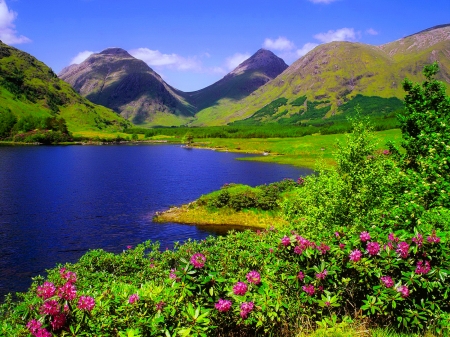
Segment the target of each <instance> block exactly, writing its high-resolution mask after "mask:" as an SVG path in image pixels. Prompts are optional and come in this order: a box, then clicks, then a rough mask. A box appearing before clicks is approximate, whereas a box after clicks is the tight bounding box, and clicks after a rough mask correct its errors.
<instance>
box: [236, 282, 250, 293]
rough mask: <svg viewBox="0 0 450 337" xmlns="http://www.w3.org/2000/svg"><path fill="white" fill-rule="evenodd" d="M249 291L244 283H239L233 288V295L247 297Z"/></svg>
mask: <svg viewBox="0 0 450 337" xmlns="http://www.w3.org/2000/svg"><path fill="white" fill-rule="evenodd" d="M247 289H248V287H247V285H246V284H245V283H244V282H238V283H236V284H235V285H234V286H233V293H234V294H235V295H245V293H246V292H247Z"/></svg>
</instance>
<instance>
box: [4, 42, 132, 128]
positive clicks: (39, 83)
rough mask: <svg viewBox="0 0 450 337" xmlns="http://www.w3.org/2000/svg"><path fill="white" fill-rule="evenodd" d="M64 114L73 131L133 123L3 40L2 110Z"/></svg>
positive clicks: (57, 115) (26, 113) (23, 114)
mask: <svg viewBox="0 0 450 337" xmlns="http://www.w3.org/2000/svg"><path fill="white" fill-rule="evenodd" d="M7 111H10V112H12V113H13V114H14V115H16V117H18V118H21V117H23V116H29V115H33V116H35V117H45V118H46V117H58V118H61V117H62V118H63V119H64V120H65V122H66V124H67V127H68V129H69V131H72V132H74V131H81V130H85V131H86V130H94V131H98V130H105V131H106V130H108V131H117V130H122V129H123V128H124V127H126V126H129V125H130V123H129V122H128V121H126V120H125V119H123V118H122V117H120V116H119V115H117V114H116V113H115V112H114V111H112V110H110V109H107V108H105V107H103V106H99V105H96V104H93V103H91V102H90V101H88V100H87V99H86V98H83V97H81V96H80V95H79V94H78V93H76V92H75V91H74V90H73V88H72V87H71V86H70V85H69V84H67V83H66V82H64V81H62V80H60V79H59V78H58V77H57V76H56V74H55V73H54V72H53V71H52V70H51V69H50V68H49V67H47V66H46V65H45V64H44V63H42V62H40V61H38V60H37V59H36V58H34V57H33V56H31V55H29V54H27V53H25V52H23V51H20V50H18V49H16V48H13V47H10V46H8V45H6V44H4V43H2V42H1V41H0V113H2V112H7Z"/></svg>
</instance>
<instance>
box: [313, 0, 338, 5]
mask: <svg viewBox="0 0 450 337" xmlns="http://www.w3.org/2000/svg"><path fill="white" fill-rule="evenodd" d="M309 1H311V2H312V3H315V4H330V3H332V2H335V1H337V0H309Z"/></svg>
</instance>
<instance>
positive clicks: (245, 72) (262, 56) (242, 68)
mask: <svg viewBox="0 0 450 337" xmlns="http://www.w3.org/2000/svg"><path fill="white" fill-rule="evenodd" d="M287 67H288V65H287V64H286V63H285V62H284V61H283V60H282V59H281V58H279V57H278V56H276V55H275V54H274V53H272V52H271V51H269V50H265V49H260V50H258V51H257V52H256V53H255V54H253V55H252V56H251V57H250V58H248V59H247V60H245V61H244V62H242V63H241V64H239V65H238V67H237V68H235V69H234V70H233V71H231V72H230V73H229V74H227V75H226V76H225V77H224V78H222V79H221V80H219V81H217V82H216V83H214V84H212V85H210V86H208V87H206V88H204V89H201V90H198V91H194V92H189V93H186V94H185V97H186V99H188V100H189V102H191V104H192V105H194V106H195V107H196V108H197V110H198V111H200V110H203V109H205V108H208V107H210V106H213V105H217V104H220V101H221V100H233V101H237V100H239V99H242V98H244V97H247V96H248V95H250V94H251V93H252V92H253V91H255V90H256V89H258V88H259V87H261V86H262V85H264V84H266V83H267V82H269V81H270V80H272V79H274V78H275V77H277V76H278V75H279V74H281V73H282V72H283V71H284V70H286V68H287Z"/></svg>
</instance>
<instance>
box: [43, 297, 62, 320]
mask: <svg viewBox="0 0 450 337" xmlns="http://www.w3.org/2000/svg"><path fill="white" fill-rule="evenodd" d="M59 308H60V306H59V303H58V301H55V300H48V301H45V302H44V304H42V305H41V308H40V310H39V312H40V313H41V315H52V316H53V315H56V314H57V313H58V312H59Z"/></svg>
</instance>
